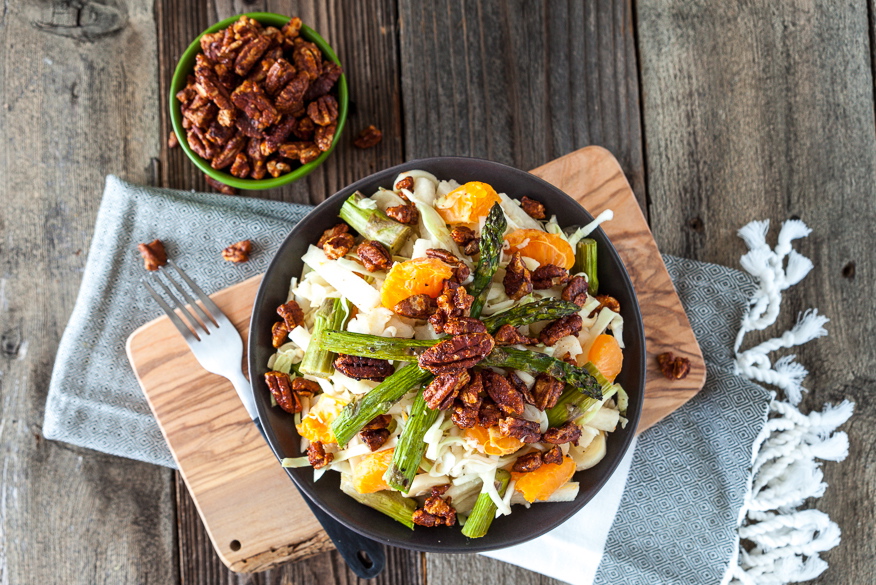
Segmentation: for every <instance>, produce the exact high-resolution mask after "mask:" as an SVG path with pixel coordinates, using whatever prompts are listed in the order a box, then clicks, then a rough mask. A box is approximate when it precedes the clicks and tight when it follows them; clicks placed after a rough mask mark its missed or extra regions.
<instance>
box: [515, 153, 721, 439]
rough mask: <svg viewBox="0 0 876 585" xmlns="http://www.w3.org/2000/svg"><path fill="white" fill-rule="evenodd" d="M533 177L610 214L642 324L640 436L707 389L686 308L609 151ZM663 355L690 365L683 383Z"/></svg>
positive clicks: (560, 163) (561, 161)
mask: <svg viewBox="0 0 876 585" xmlns="http://www.w3.org/2000/svg"><path fill="white" fill-rule="evenodd" d="M532 173H533V174H534V175H537V176H539V177H541V178H542V179H544V180H545V181H547V182H548V183H551V184H553V185H554V186H556V187H558V188H559V189H561V190H562V191H564V192H565V193H566V194H567V195H569V196H571V197H572V198H573V199H575V200H577V201H579V202H580V203H581V205H583V206H584V207H585V208H586V209H587V210H588V211H589V212H590V213H591V215H593V216H596V215H598V214H599V213H601V212H602V211H605V210H606V209H611V210H612V211H613V212H614V219H613V220H612V221H609V222H606V223H604V224H602V226H601V227H602V229H603V230H604V231H605V233H606V235H608V237H609V238H610V239H611V241H612V244H614V247H615V249H617V252H618V254H619V255H620V257H621V259H622V260H623V262H624V265H625V266H626V268H627V272H628V273H629V274H630V279H631V280H632V282H633V287H634V288H635V290H636V298H637V299H638V301H639V308H640V310H641V312H642V322H643V323H644V324H645V346H646V350H647V354H648V355H647V358H646V361H645V364H646V368H647V371H646V379H645V406H644V407H643V409H642V418H641V419H640V420H639V426H638V429H637V432H640V433H641V432H642V431H644V430H645V429H647V428H649V427H651V426H653V425H654V424H655V423H657V422H658V421H660V420H662V419H663V418H665V417H666V416H667V415H668V414H669V413H671V412H673V411H674V410H676V409H678V408H679V407H680V406H681V405H682V404H684V403H685V402H687V401H688V400H690V399H691V398H693V397H694V395H695V394H696V393H697V392H699V391H700V390H701V389H702V387H703V384H705V381H706V368H705V364H704V363H703V354H702V352H700V348H699V345H698V344H697V340H696V337H695V336H694V334H693V331H692V330H691V328H690V322H689V321H688V319H687V315H686V314H685V312H684V307H682V306H681V301H680V300H679V299H678V294H677V293H676V292H675V287H674V286H673V285H672V280H671V279H670V278H669V273H668V272H667V271H666V266H665V265H664V264H663V259H662V258H661V257H660V251H659V250H658V249H657V244H656V243H655V242H654V238H653V237H652V236H651V230H650V229H649V228H648V223H647V222H646V221H645V217H644V215H643V214H642V210H641V209H640V208H639V205H638V203H637V202H636V199H635V197H634V196H633V194H632V192H631V191H630V185H629V183H628V182H627V179H626V178H625V177H624V173H623V171H622V170H621V168H620V165H619V164H618V162H617V160H616V159H615V158H614V157H613V156H612V155H611V153H610V152H608V151H607V150H605V149H604V148H601V147H598V146H590V147H587V148H582V149H581V150H577V151H575V152H573V153H570V154H567V155H566V156H563V157H560V158H558V159H557V160H555V161H551V162H550V163H548V164H546V165H543V166H541V167H539V168H537V169H535V170H533V171H532ZM664 352H673V353H674V354H675V355H677V356H682V357H686V358H687V359H689V360H690V362H691V370H690V373H689V374H688V376H687V377H686V378H684V379H683V380H672V381H670V380H667V379H666V378H665V377H664V376H663V374H662V373H661V372H660V368H659V367H658V365H657V356H658V355H660V354H661V353H664Z"/></svg>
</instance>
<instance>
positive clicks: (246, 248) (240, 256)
mask: <svg viewBox="0 0 876 585" xmlns="http://www.w3.org/2000/svg"><path fill="white" fill-rule="evenodd" d="M250 252H252V242H250V241H249V240H241V241H239V242H237V243H236V244H231V245H230V246H228V247H227V248H225V249H224V250H222V257H223V258H225V260H226V261H227V262H235V263H240V262H246V261H247V260H249V254H250Z"/></svg>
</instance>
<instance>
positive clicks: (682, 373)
mask: <svg viewBox="0 0 876 585" xmlns="http://www.w3.org/2000/svg"><path fill="white" fill-rule="evenodd" d="M657 363H658V364H659V365H660V371H661V372H663V375H664V376H666V377H667V378H668V379H670V380H682V379H684V378H686V377H687V375H688V374H689V373H690V360H689V359H687V358H686V357H681V356H679V357H675V356H674V355H673V354H672V352H666V353H661V354H660V355H658V356H657Z"/></svg>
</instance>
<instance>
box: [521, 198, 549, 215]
mask: <svg viewBox="0 0 876 585" xmlns="http://www.w3.org/2000/svg"><path fill="white" fill-rule="evenodd" d="M520 207H522V208H523V211H525V212H526V215H528V216H529V217H531V218H532V219H544V218H545V215H544V205H542V204H541V203H539V202H538V201H536V200H535V199H530V198H529V197H527V196H526V195H524V196H523V199H521V200H520Z"/></svg>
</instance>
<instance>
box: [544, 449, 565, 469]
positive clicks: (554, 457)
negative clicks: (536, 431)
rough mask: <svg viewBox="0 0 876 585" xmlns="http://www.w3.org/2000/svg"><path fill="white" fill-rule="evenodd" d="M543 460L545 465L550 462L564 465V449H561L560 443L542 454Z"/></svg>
mask: <svg viewBox="0 0 876 585" xmlns="http://www.w3.org/2000/svg"><path fill="white" fill-rule="evenodd" d="M541 462H542V463H544V464H545V465H547V464H548V463H554V464H556V465H562V463H563V450H562V449H560V446H559V445H554V446H553V447H551V448H550V449H548V450H547V451H545V452H544V453H542V454H541Z"/></svg>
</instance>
